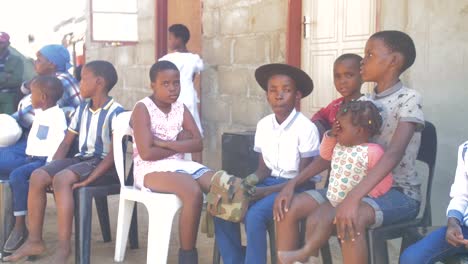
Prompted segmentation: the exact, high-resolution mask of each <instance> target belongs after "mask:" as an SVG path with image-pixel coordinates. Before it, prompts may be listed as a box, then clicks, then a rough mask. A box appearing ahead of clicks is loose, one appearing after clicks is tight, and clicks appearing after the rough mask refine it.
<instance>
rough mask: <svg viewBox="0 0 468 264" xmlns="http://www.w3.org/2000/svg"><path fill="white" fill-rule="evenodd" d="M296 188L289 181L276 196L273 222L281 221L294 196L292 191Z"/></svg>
mask: <svg viewBox="0 0 468 264" xmlns="http://www.w3.org/2000/svg"><path fill="white" fill-rule="evenodd" d="M295 188H296V186H295V184H293V181H289V182H288V183H287V184H286V185H285V186H284V187H283V189H282V190H281V191H280V193H279V194H278V196H276V199H275V203H274V205H273V220H275V221H278V222H279V221H281V220H283V218H284V215H285V214H286V213H287V212H288V210H289V206H290V205H291V201H292V198H293V195H294V189H295Z"/></svg>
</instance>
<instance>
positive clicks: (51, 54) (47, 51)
mask: <svg viewBox="0 0 468 264" xmlns="http://www.w3.org/2000/svg"><path fill="white" fill-rule="evenodd" d="M39 52H40V53H41V54H42V56H44V57H46V59H47V60H48V61H50V62H52V63H53V64H54V65H55V66H56V67H57V71H59V72H66V71H67V70H68V69H70V67H71V64H70V53H69V52H68V50H67V49H66V48H65V47H64V46H62V45H56V44H53V45H47V46H44V47H43V48H42V49H40V50H39Z"/></svg>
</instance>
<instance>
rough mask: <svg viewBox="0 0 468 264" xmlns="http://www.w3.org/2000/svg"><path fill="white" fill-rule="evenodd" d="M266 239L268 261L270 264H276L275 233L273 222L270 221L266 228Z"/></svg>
mask: <svg viewBox="0 0 468 264" xmlns="http://www.w3.org/2000/svg"><path fill="white" fill-rule="evenodd" d="M267 231H268V237H269V238H270V259H271V264H276V263H278V256H277V250H276V233H275V222H274V221H270V222H269V223H268V226H267Z"/></svg>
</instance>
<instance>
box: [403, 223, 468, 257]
mask: <svg viewBox="0 0 468 264" xmlns="http://www.w3.org/2000/svg"><path fill="white" fill-rule="evenodd" d="M446 232H447V227H446V226H445V227H441V228H439V229H437V230H435V231H434V232H432V233H430V234H429V235H427V236H426V237H425V238H423V239H422V240H419V241H418V242H417V243H415V244H413V245H411V246H409V247H408V248H407V249H406V250H405V251H404V252H403V254H401V256H400V264H413V263H427V264H432V263H436V262H437V261H443V260H444V259H445V258H447V257H450V256H453V255H456V254H461V253H466V248H465V247H463V246H461V247H454V246H452V245H450V244H449V243H448V242H447V240H446V238H445V235H446ZM462 232H463V237H464V238H467V237H468V227H465V226H462Z"/></svg>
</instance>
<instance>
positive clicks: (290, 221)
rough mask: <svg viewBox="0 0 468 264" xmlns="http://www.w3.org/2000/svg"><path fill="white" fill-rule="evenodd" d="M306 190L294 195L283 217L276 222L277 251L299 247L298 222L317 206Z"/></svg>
mask: <svg viewBox="0 0 468 264" xmlns="http://www.w3.org/2000/svg"><path fill="white" fill-rule="evenodd" d="M318 205H319V204H318V203H317V201H316V200H314V199H313V198H312V197H311V196H310V195H309V194H307V193H306V192H303V193H300V194H296V195H294V198H293V200H292V202H291V206H290V207H289V211H288V212H287V213H286V214H285V218H284V219H282V220H281V221H279V222H276V247H277V249H278V251H289V250H294V249H297V248H298V247H299V222H300V221H301V220H303V219H305V218H306V217H307V216H308V215H309V214H311V213H312V212H313V210H314V209H315V208H316V207H317V206H318Z"/></svg>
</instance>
